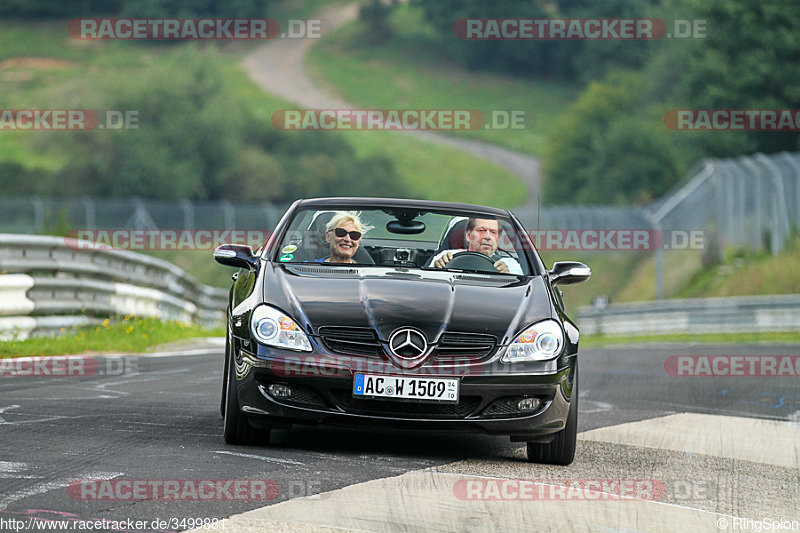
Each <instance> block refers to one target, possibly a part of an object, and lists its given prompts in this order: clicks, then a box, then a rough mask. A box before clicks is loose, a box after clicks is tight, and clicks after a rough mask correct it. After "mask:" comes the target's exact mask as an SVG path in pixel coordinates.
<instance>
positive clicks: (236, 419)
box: [214, 198, 591, 465]
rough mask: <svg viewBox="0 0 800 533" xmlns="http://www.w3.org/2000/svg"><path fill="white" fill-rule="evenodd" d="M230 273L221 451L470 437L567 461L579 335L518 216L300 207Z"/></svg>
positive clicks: (579, 272) (352, 203)
mask: <svg viewBox="0 0 800 533" xmlns="http://www.w3.org/2000/svg"><path fill="white" fill-rule="evenodd" d="M214 257H215V258H216V260H217V261H218V262H219V263H221V264H223V265H227V266H232V267H236V268H238V269H239V270H238V271H237V272H236V273H235V274H234V280H235V281H234V283H233V286H232V288H231V291H230V302H229V308H228V312H227V321H228V324H227V342H226V349H225V361H224V374H223V384H222V399H221V405H220V409H221V412H222V415H223V417H224V438H225V441H226V442H227V443H229V444H258V443H268V441H269V436H270V430H271V429H291V428H292V427H293V426H295V425H298V424H326V425H336V424H343V425H350V426H362V427H367V428H373V427H376V426H385V427H390V428H408V429H416V430H436V431H453V432H476V433H482V434H488V435H499V436H507V437H510V438H511V440H512V441H516V442H525V443H527V454H528V459H529V460H530V461H535V462H542V463H552V464H562V465H563V464H569V463H571V462H572V461H573V458H574V454H575V441H576V432H577V418H578V329H577V327H576V326H575V324H574V323H573V322H572V321H571V320H570V319H569V317H567V315H566V312H565V309H564V303H563V299H562V296H561V293H560V291H559V289H558V288H557V287H556V286H557V285H562V284H570V283H576V282H580V281H584V280H586V279H588V278H589V276H590V274H591V271H590V269H589V268H588V267H587V266H586V265H584V264H582V263H578V262H571V261H569V262H557V263H555V264H554V265H553V267H552V268H551V269H548V268H546V267H545V265H544V264H543V263H542V260H541V258H540V257H539V254H538V252H537V250H536V248H535V247H534V245H533V243H532V241H531V239H530V238H529V236H528V235H527V234H526V231H525V229H524V228H523V226H522V224H521V223H520V222H519V220H517V218H516V217H515V216H514V214H513V213H511V212H510V211H507V210H502V209H495V208H491V207H482V206H477V205H466V204H456V203H448V202H432V201H420V200H400V199H377V198H324V199H312V200H298V201H297V202H295V203H294V204H293V205H292V206H291V207H290V208H289V210H288V211H287V212H286V214H285V215H284V216H283V218H282V219H281V220H280V222H279V223H278V225H277V226H276V227H275V230H274V232H273V233H272V234H271V236H270V238H269V240H268V241H267V242H265V243H264V244H262V245H261V246H260V247H259V248H258V249H257V250H255V251H253V249H252V248H251V247H250V246H246V245H236V244H225V245H222V246H220V247H218V248H217V249H216V250H215V251H214Z"/></svg>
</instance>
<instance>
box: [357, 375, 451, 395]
mask: <svg viewBox="0 0 800 533" xmlns="http://www.w3.org/2000/svg"><path fill="white" fill-rule="evenodd" d="M458 384H459V381H458V379H449V378H414V377H404V376H380V375H374V374H356V375H355V379H354V380H353V396H356V397H361V398H364V397H369V398H391V399H395V400H424V401H429V402H458Z"/></svg>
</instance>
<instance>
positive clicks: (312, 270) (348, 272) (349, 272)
mask: <svg viewBox="0 0 800 533" xmlns="http://www.w3.org/2000/svg"><path fill="white" fill-rule="evenodd" d="M286 270H288V271H290V272H294V273H295V274H324V275H325V276H337V277H357V276H358V270H356V269H355V268H342V267H322V266H295V265H292V266H288V265H287V266H286Z"/></svg>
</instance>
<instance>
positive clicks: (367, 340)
mask: <svg viewBox="0 0 800 533" xmlns="http://www.w3.org/2000/svg"><path fill="white" fill-rule="evenodd" d="M318 333H319V336H320V338H321V339H322V342H323V344H324V345H325V346H326V347H327V348H328V349H329V350H330V351H332V352H333V353H338V354H342V355H366V356H373V357H377V356H379V355H380V354H381V353H382V350H381V345H380V342H378V335H377V333H375V331H374V330H372V329H370V328H355V327H346V326H321V327H320V328H319V330H318Z"/></svg>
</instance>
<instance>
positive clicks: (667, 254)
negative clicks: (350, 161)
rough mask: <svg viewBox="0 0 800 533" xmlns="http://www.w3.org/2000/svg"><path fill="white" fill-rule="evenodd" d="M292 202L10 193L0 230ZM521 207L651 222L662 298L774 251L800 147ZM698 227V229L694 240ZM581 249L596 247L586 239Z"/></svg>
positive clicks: (266, 210) (185, 225)
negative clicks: (678, 275) (637, 198)
mask: <svg viewBox="0 0 800 533" xmlns="http://www.w3.org/2000/svg"><path fill="white" fill-rule="evenodd" d="M287 207H288V206H287V205H273V204H258V205H255V204H251V205H243V204H237V205H234V204H232V203H230V202H227V201H220V202H194V201H189V200H181V201H156V200H143V199H136V198H133V199H95V198H88V197H86V198H39V197H28V198H13V197H4V198H0V231H3V232H8V233H32V232H33V233H56V234H58V233H61V232H64V231H66V230H67V229H73V230H74V229H78V228H79V229H86V230H111V229H130V230H159V229H169V230H189V231H192V230H203V229H212V230H234V229H237V230H242V229H254V230H255V229H257V230H262V231H263V230H270V229H272V228H274V227H275V225H276V224H277V222H278V220H279V219H280V217H281V215H282V214H283V212H284V211H285V210H286V208H287ZM515 213H516V214H517V216H518V217H519V218H520V220H521V221H522V222H523V224H524V225H525V227H526V229H531V230H535V231H537V232H538V231H540V230H543V231H552V230H555V231H560V232H569V231H577V232H587V231H588V232H597V231H611V230H623V229H624V230H647V231H650V232H651V234H652V235H656V236H657V237H658V240H657V243H656V245H652V243H651V246H650V247H649V248H647V249H648V250H650V251H652V252H653V253H654V254H655V263H656V273H655V276H656V287H657V291H656V292H657V297H659V298H663V297H664V295H665V269H668V268H669V267H670V266H671V265H672V264H673V263H674V264H676V265H680V266H681V267H682V268H684V269H686V268H687V265H691V264H692V263H702V262H704V261H706V262H707V261H712V260H719V259H720V258H721V257H722V253H723V251H724V250H725V248H726V247H730V246H735V247H741V248H747V249H750V250H753V251H763V250H768V251H770V252H771V253H773V254H777V253H779V252H780V251H781V250H782V249H783V247H784V246H785V245H786V243H787V241H788V238H789V236H790V235H791V233H792V231H793V230H795V229H796V228H797V227H798V226H800V153H781V154H775V155H771V156H765V155H763V154H755V155H753V156H746V157H739V158H735V159H709V160H705V161H702V162H701V163H700V164H699V165H697V167H696V168H695V170H694V171H692V172H691V173H690V174H689V176H687V180H686V181H685V183H684V185H682V186H681V187H679V188H678V189H677V190H676V191H674V192H672V193H671V194H669V195H667V196H665V197H664V198H661V199H659V200H658V201H656V202H654V203H652V204H651V205H648V206H642V207H614V206H543V207H541V208H537V207H535V206H534V207H524V208H520V209H517V210H515ZM694 234H697V235H699V236H700V238H699V240H697V241H696V242H693V241H692V239H693V237H692V235H694ZM562 236H563V235H562ZM559 242H562V243H564V241H563V240H562V241H559ZM578 242H579V244H585V242H586V239H581V238H578ZM537 244H539V243H537ZM566 249H573V248H569V247H566ZM578 249H584V251H592V249H590V248H587V247H586V246H580V245H579V247H578ZM593 249H594V250H602V249H604V248H603V247H599V248H598V247H595V248H593Z"/></svg>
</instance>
